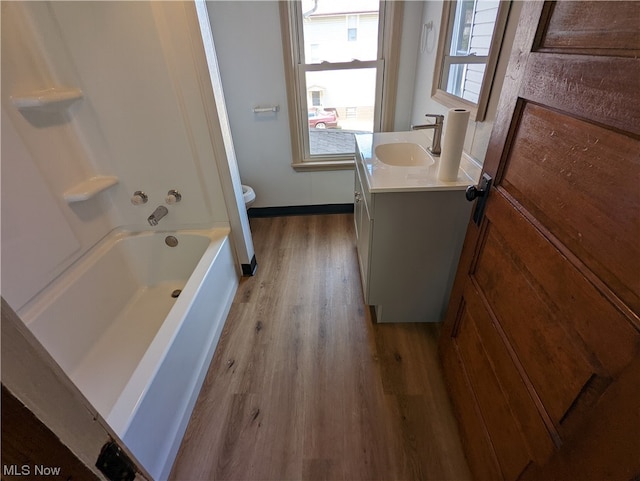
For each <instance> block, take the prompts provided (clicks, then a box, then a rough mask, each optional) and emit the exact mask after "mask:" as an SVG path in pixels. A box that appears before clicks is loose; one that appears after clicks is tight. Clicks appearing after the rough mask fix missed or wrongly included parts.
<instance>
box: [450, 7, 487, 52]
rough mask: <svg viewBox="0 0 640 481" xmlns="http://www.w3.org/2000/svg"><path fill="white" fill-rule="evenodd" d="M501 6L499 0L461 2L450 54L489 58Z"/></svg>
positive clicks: (457, 8) (455, 18) (454, 23)
mask: <svg viewBox="0 0 640 481" xmlns="http://www.w3.org/2000/svg"><path fill="white" fill-rule="evenodd" d="M499 6H500V1H499V0H476V1H473V0H459V1H458V2H457V6H456V12H455V17H454V22H453V31H452V32H451V49H450V52H449V54H450V55H452V56H458V55H460V56H466V55H478V56H487V55H488V54H489V48H490V47H491V39H492V36H493V30H494V26H495V23H496V18H497V15H498V7H499Z"/></svg>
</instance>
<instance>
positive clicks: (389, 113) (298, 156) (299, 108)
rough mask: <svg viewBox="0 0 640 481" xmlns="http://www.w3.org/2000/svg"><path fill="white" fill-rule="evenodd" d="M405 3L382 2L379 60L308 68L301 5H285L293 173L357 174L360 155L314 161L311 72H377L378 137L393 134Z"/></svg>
mask: <svg viewBox="0 0 640 481" xmlns="http://www.w3.org/2000/svg"><path fill="white" fill-rule="evenodd" d="M403 6H404V5H403V2H402V1H381V2H380V11H379V20H378V55H377V58H376V59H375V60H367V61H359V60H354V61H352V62H340V63H329V62H322V63H312V64H305V61H304V44H303V43H302V38H303V37H302V12H301V4H300V1H286V2H280V23H281V29H282V41H283V47H284V63H285V78H286V83H287V99H288V112H289V123H290V130H291V149H292V155H293V161H292V164H291V165H292V167H293V168H294V169H295V170H297V171H307V170H342V169H353V166H354V154H346V155H345V154H338V155H322V156H320V155H314V156H313V157H312V156H311V154H310V149H309V128H308V115H307V91H306V72H312V71H326V70H340V69H353V68H376V69H377V75H376V98H375V109H374V112H375V113H374V127H373V130H374V132H379V131H384V130H392V129H393V122H394V112H395V99H396V88H397V75H398V74H397V71H398V58H399V48H400V33H401V30H402V13H403Z"/></svg>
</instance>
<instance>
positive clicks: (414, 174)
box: [355, 130, 482, 193]
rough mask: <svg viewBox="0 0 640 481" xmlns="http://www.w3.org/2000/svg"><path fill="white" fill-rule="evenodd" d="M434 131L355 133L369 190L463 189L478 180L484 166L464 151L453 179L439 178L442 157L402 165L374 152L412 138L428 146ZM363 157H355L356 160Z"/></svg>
mask: <svg viewBox="0 0 640 481" xmlns="http://www.w3.org/2000/svg"><path fill="white" fill-rule="evenodd" d="M431 135H432V131H431V130H412V131H410V132H380V133H374V134H356V136H355V137H356V145H357V148H358V151H359V153H360V154H359V155H360V157H361V158H362V165H363V166H364V171H365V177H366V180H367V184H368V187H369V191H370V192H371V193H376V192H420V191H425V190H464V189H466V188H467V186H469V185H472V184H473V185H475V184H477V183H478V180H479V179H480V173H481V170H482V168H481V167H480V165H478V164H477V163H476V162H475V161H474V160H472V159H471V158H470V157H469V156H467V155H466V154H464V153H463V154H462V160H461V161H460V170H459V171H458V178H457V179H456V180H455V181H453V182H446V181H443V180H439V179H438V165H439V162H440V158H439V157H431V158H432V159H433V163H431V164H430V165H426V164H425V165H421V166H412V167H399V166H391V165H387V164H385V163H383V162H382V161H380V160H379V159H378V158H376V156H375V153H374V152H375V147H376V146H378V145H380V144H388V143H395V142H412V143H415V144H418V145H421V146H422V147H424V148H425V149H426V148H428V147H430V146H431ZM360 161H361V160H360V159H359V158H356V162H360Z"/></svg>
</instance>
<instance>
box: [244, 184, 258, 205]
mask: <svg viewBox="0 0 640 481" xmlns="http://www.w3.org/2000/svg"><path fill="white" fill-rule="evenodd" d="M242 197H244V205H245V207H246V208H247V209H248V208H249V207H251V204H253V203H254V202H255V200H256V193H255V192H254V191H253V189H252V188H251V187H249V186H248V185H244V184H243V185H242Z"/></svg>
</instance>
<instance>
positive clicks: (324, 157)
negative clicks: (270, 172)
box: [280, 0, 402, 170]
mask: <svg viewBox="0 0 640 481" xmlns="http://www.w3.org/2000/svg"><path fill="white" fill-rule="evenodd" d="M355 5H357V7H358V10H357V12H355V11H354V6H355ZM280 7H281V13H282V19H281V22H282V28H283V43H284V49H285V69H286V72H285V73H286V78H287V91H288V101H289V102H288V104H289V117H290V121H291V137H292V151H293V157H294V160H293V167H294V168H295V169H296V170H327V169H340V168H353V159H354V154H355V137H354V134H356V133H358V132H374V131H379V130H381V129H382V127H383V126H387V125H390V124H392V122H393V110H394V109H393V102H394V101H395V95H394V89H395V78H396V75H397V72H396V70H397V68H394V67H395V66H396V65H397V55H393V54H392V53H393V52H394V49H395V50H397V49H398V44H399V42H398V39H396V38H395V37H393V36H391V32H392V31H393V30H394V29H393V28H392V27H391V24H393V23H397V22H398V21H401V18H402V2H378V0H361V1H359V2H355V3H354V2H345V1H344V0H302V1H288V2H281V3H280ZM345 26H346V30H347V32H346V35H345ZM396 30H397V31H400V29H399V28H396ZM383 92H384V93H385V95H383ZM383 98H384V99H385V101H384V102H383V101H382V99H383Z"/></svg>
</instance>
